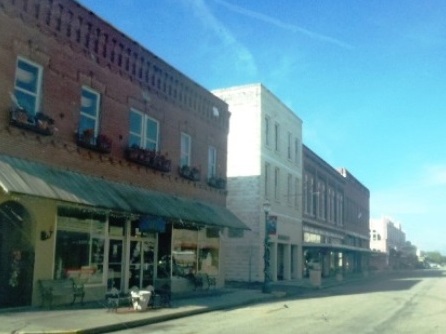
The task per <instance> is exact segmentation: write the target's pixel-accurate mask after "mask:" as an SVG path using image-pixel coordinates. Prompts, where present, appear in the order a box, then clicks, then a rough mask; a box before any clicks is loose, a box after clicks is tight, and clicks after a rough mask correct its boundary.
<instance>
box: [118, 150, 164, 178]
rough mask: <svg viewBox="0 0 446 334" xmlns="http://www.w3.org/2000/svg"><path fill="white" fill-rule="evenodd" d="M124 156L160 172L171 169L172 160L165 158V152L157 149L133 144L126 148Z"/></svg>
mask: <svg viewBox="0 0 446 334" xmlns="http://www.w3.org/2000/svg"><path fill="white" fill-rule="evenodd" d="M126 157H127V160H129V161H132V162H135V163H137V164H140V165H143V166H146V167H149V168H152V169H155V170H158V171H160V172H165V173H169V172H170V170H171V165H172V161H171V160H169V159H168V158H167V154H166V155H164V154H161V152H159V151H155V150H146V149H143V148H140V147H139V146H136V145H133V146H131V147H129V148H127V149H126Z"/></svg>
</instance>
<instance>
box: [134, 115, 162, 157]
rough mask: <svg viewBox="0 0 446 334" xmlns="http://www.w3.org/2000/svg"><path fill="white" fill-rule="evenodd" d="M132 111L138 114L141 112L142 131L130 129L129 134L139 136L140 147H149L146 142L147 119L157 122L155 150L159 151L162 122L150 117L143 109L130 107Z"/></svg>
mask: <svg viewBox="0 0 446 334" xmlns="http://www.w3.org/2000/svg"><path fill="white" fill-rule="evenodd" d="M130 112H134V113H136V114H139V115H140V116H141V124H140V131H141V132H140V133H136V132H132V131H130V130H129V134H131V135H133V136H137V137H139V145H138V146H139V147H141V148H144V149H145V148H147V147H146V142H147V139H148V138H147V120H151V121H153V122H154V123H156V129H157V131H156V143H155V150H156V151H158V148H159V136H160V123H159V122H158V120H156V119H154V118H153V117H150V116H148V115H146V114H144V113H143V112H142V111H139V110H138V109H135V108H130Z"/></svg>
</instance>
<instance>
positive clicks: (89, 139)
mask: <svg viewBox="0 0 446 334" xmlns="http://www.w3.org/2000/svg"><path fill="white" fill-rule="evenodd" d="M80 140H81V141H83V142H84V143H85V144H89V145H92V144H94V130H93V129H85V130H84V131H83V132H82V136H81V138H80Z"/></svg>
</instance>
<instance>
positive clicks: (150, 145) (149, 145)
mask: <svg viewBox="0 0 446 334" xmlns="http://www.w3.org/2000/svg"><path fill="white" fill-rule="evenodd" d="M145 148H146V149H148V150H155V151H156V150H157V147H156V143H154V142H152V141H151V140H148V139H147V140H146V145H145Z"/></svg>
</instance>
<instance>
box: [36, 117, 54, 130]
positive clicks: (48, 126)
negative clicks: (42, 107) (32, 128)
mask: <svg viewBox="0 0 446 334" xmlns="http://www.w3.org/2000/svg"><path fill="white" fill-rule="evenodd" d="M34 119H35V123H36V126H37V127H38V128H39V129H41V130H43V131H46V130H48V131H51V132H52V131H53V129H52V128H53V126H54V120H53V119H52V118H51V117H49V116H48V115H45V114H44V113H41V112H38V113H37V114H36V116H35V117H34Z"/></svg>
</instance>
